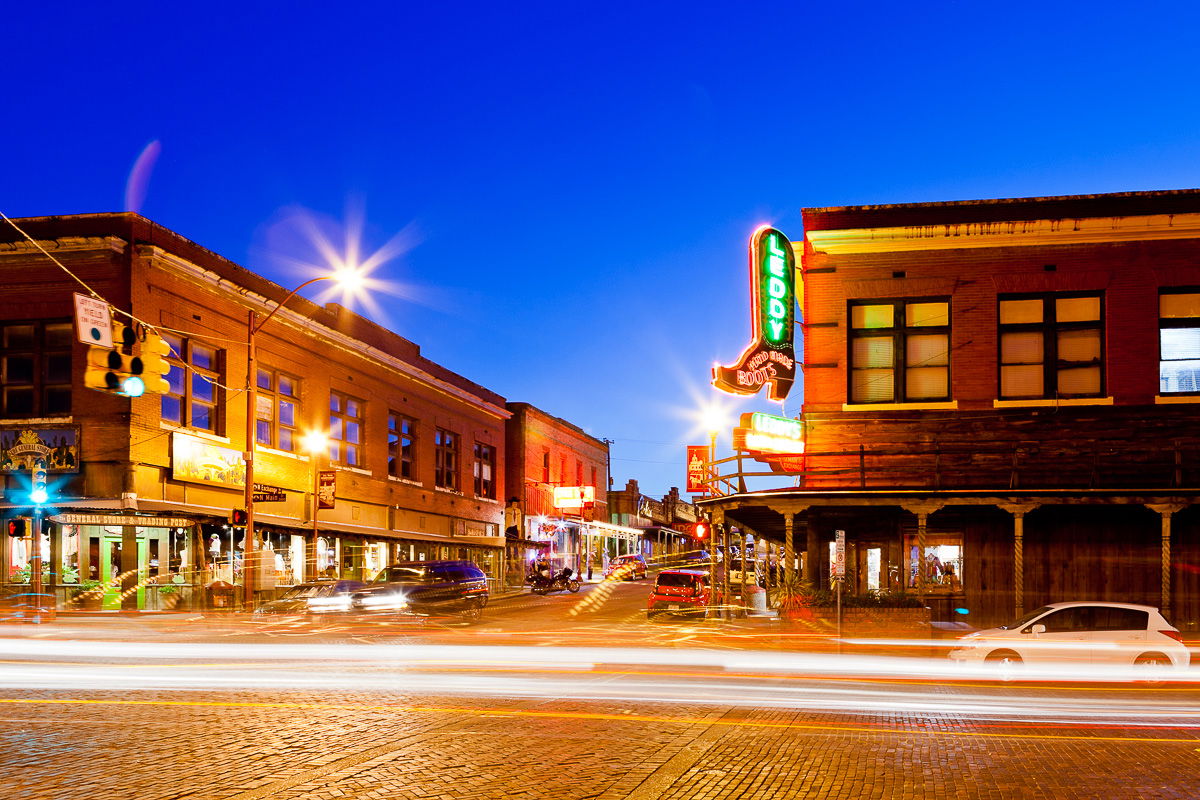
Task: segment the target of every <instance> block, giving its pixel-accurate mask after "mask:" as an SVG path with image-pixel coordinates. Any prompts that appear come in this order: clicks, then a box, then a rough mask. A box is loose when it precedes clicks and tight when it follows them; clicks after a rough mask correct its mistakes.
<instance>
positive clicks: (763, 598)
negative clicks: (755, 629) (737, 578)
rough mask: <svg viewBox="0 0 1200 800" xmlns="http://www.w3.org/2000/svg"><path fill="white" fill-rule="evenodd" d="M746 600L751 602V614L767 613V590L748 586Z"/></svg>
mask: <svg viewBox="0 0 1200 800" xmlns="http://www.w3.org/2000/svg"><path fill="white" fill-rule="evenodd" d="M746 599H747V600H748V601H749V606H750V609H749V610H750V613H751V614H764V615H765V614H766V613H767V590H766V589H764V588H762V587H761V586H747V587H746Z"/></svg>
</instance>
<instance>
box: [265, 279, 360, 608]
mask: <svg viewBox="0 0 1200 800" xmlns="http://www.w3.org/2000/svg"><path fill="white" fill-rule="evenodd" d="M317 281H335V282H336V283H338V284H340V285H341V286H342V287H343V288H344V289H346V290H348V291H352V290H354V289H356V288H358V287H360V286H362V284H363V276H362V274H361V272H360V271H359V270H357V269H354V268H351V267H344V268H342V269H339V270H338V271H337V272H336V273H334V274H332V275H321V276H319V277H316V278H312V279H310V280H307V281H305V282H304V283H302V284H300V285H299V286H297V287H296V288H295V289H292V291H290V292H288V295H287V297H285V298H283V300H281V301H280V302H279V303H278V305H276V306H275V308H274V309H272V311H271V313H270V314H267V316H266V317H264V318H263V319H262V321H258V320H257V318H258V314H257V313H256V312H255V311H254V310H253V309H251V310H250V312H249V317H248V321H247V323H246V452H245V453H244V457H245V459H246V494H245V502H246V546H245V549H244V551H243V556H242V557H243V559H244V561H243V563H244V564H245V569H243V570H242V572H243V574H244V576H245V584H246V587H245V590H246V595H245V598H246V599H245V605H246V610H247V611H250V610H252V609H253V608H254V584H255V578H256V574H255V573H256V571H257V567H258V564H257V563H256V559H255V554H254V551H255V544H256V543H255V536H254V451H255V445H256V444H257V439H258V437H257V436H256V435H255V430H254V427H255V423H257V421H258V414H257V409H256V408H255V406H257V404H258V370H257V369H256V368H255V365H254V337H255V336H256V335H257V334H258V332H259V331H261V330H262V329H263V326H264V325H266V324H267V323H268V322H270V321H271V317H273V316H275V315H276V314H277V313H278V312H279V309H281V308H283V307H284V306H285V305H287V302H288V300H291V299H292V298H293V297H295V296H296V292H298V291H300V290H301V289H303V288H304V287H305V286H310V285H311V284H314V283H316V282H317Z"/></svg>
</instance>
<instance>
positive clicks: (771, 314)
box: [712, 226, 796, 401]
mask: <svg viewBox="0 0 1200 800" xmlns="http://www.w3.org/2000/svg"><path fill="white" fill-rule="evenodd" d="M750 289H751V298H750V315H751V324H752V326H753V332H752V334H751V335H752V337H753V338H752V340H751V342H750V344H749V345H748V346H747V347H746V349H745V350H744V351H743V352H742V355H741V357H739V358H738V360H737V361H736V362H735V363H733V364H731V365H729V366H721V365H719V364H718V365H714V366H713V370H712V383H713V386H715V387H717V388H718V389H721V390H722V391H725V392H730V393H732V394H758V393H759V392H760V391H762V388H763V387H764V386H766V387H767V396H768V397H769V398H770V399H772V400H777V401H780V400H783V399H784V398H786V397H787V395H788V392H789V391H791V388H792V383H793V382H795V380H796V349H795V327H796V326H795V306H796V265H795V256H794V254H793V253H792V243H791V242H789V241H788V238H787V237H786V236H784V235H783V234H782V233H780V232H779V231H778V230H776V229H775V228H772V227H769V226H763V227H761V228H759V229H758V230H756V231H755V232H754V234H753V235H752V236H751V237H750Z"/></svg>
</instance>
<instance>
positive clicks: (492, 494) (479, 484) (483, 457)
mask: <svg viewBox="0 0 1200 800" xmlns="http://www.w3.org/2000/svg"><path fill="white" fill-rule="evenodd" d="M474 473H475V496H476V497H487V498H490V499H492V500H495V499H496V479H495V475H496V448H494V447H492V446H491V445H490V444H480V443H479V442H476V443H475V464H474Z"/></svg>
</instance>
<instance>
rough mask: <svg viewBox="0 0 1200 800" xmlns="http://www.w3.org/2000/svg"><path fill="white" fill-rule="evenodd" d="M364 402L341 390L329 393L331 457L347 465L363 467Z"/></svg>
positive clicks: (338, 462)
mask: <svg viewBox="0 0 1200 800" xmlns="http://www.w3.org/2000/svg"><path fill="white" fill-rule="evenodd" d="M362 418H363V404H362V401H361V400H355V399H354V398H353V397H350V396H349V395H344V394H342V393H341V392H330V393H329V458H330V459H331V460H332V461H333V462H334V463H337V464H345V465H346V466H347V467H361V466H362V464H363V459H362V455H363V454H362V427H363V425H362V423H363V420H362Z"/></svg>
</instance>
